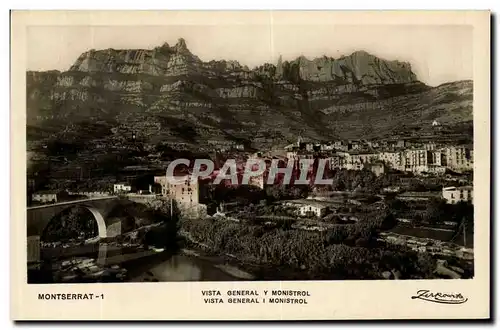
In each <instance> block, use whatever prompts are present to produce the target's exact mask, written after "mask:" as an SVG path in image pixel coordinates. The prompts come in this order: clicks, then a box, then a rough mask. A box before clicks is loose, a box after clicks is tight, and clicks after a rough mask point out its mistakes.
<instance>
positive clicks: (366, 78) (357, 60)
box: [278, 51, 417, 85]
mask: <svg viewBox="0 0 500 330" xmlns="http://www.w3.org/2000/svg"><path fill="white" fill-rule="evenodd" d="M294 65H296V66H298V68H299V76H300V78H301V79H303V80H311V81H322V82H326V81H332V80H333V81H345V82H348V83H351V84H363V85H371V84H405V83H414V82H417V77H416V76H415V74H414V73H413V72H412V71H411V66H410V64H409V63H404V62H398V61H385V60H381V59H379V58H377V57H375V56H373V55H371V54H368V53H367V52H365V51H357V52H355V53H353V54H351V55H349V56H344V57H341V58H339V59H333V58H329V57H326V56H324V57H321V58H316V59H314V60H308V59H307V58H305V57H299V58H298V59H296V60H295V61H292V62H291V63H289V64H288V66H294ZM282 66H284V67H286V66H287V63H285V65H283V64H282ZM278 71H279V72H283V68H281V69H278Z"/></svg>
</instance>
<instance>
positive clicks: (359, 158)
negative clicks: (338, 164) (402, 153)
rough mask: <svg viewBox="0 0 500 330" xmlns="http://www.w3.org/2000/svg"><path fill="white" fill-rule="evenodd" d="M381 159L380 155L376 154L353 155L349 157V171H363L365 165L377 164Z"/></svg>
mask: <svg viewBox="0 0 500 330" xmlns="http://www.w3.org/2000/svg"><path fill="white" fill-rule="evenodd" d="M378 159H379V157H378V154H374V153H351V154H349V156H348V157H347V166H346V168H347V169H348V170H358V171H359V170H362V169H363V168H364V167H365V164H369V163H372V162H375V161H377V160H378Z"/></svg>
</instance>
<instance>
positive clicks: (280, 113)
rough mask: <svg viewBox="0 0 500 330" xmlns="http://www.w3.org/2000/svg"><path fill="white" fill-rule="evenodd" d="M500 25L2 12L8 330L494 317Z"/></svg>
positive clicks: (262, 14) (442, 19) (226, 14)
mask: <svg viewBox="0 0 500 330" xmlns="http://www.w3.org/2000/svg"><path fill="white" fill-rule="evenodd" d="M490 19H491V17H490V12H488V11H473V10H469V11H430V12H424V11H326V10H325V11H299V10H296V11H284V10H283V11H280V10H263V11H251V10H249V11H236V10H234V11H202V10H200V11H188V10H184V11H181V10H178V11H174V10H171V11H156V10H149V11H118V10H117V11H99V10H93V11H90V10H89V11H85V10H83V11H45V12H41V11H38V12H37V11H31V12H30V11H17V12H15V13H13V15H12V20H11V22H12V35H11V41H12V49H11V59H12V62H11V84H12V105H11V121H10V123H11V150H12V151H11V157H12V158H11V182H12V184H11V186H10V194H11V195H10V198H11V202H10V203H11V208H10V210H11V223H10V226H11V227H10V228H11V229H10V238H11V258H10V260H11V287H12V291H11V306H12V315H13V318H15V319H17V320H68V321H69V320H101V321H103V320H120V321H129V320H131V321H132V320H135V321H139V320H155V321H167V320H178V321H180V320H199V321H202V320H233V321H238V320H259V321H266V320H267V321H271V320H281V321H290V320H303V321H306V320H403V319H443V318H447V319H471V318H479V319H484V318H488V317H489V305H488V304H489V302H490V300H489V296H490V294H489V290H490V287H491V282H490V280H491V279H490V274H489V272H490V271H491V269H492V268H491V267H492V264H491V259H490V258H491V249H492V245H491V244H492V243H493V241H492V236H491V233H490V221H491V220H490V218H491V216H490V210H491V209H490V184H491V179H490V175H491V174H490V162H491V151H490V111H491V110H490V102H491V101H490V87H491V86H490V79H491V78H490V69H491V68H490V48H489V38H490V34H489V33H490V30H489V29H490Z"/></svg>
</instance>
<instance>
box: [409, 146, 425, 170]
mask: <svg viewBox="0 0 500 330" xmlns="http://www.w3.org/2000/svg"><path fill="white" fill-rule="evenodd" d="M403 162H404V170H405V171H407V172H413V173H421V172H427V170H428V167H427V165H428V151H427V150H425V149H409V150H406V151H405V152H404V158H403Z"/></svg>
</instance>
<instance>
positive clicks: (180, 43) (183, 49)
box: [173, 38, 189, 53]
mask: <svg viewBox="0 0 500 330" xmlns="http://www.w3.org/2000/svg"><path fill="white" fill-rule="evenodd" d="M173 49H174V51H175V52H176V53H189V49H188V48H187V45H186V40H184V39H183V38H179V40H177V43H176V44H175V46H174V47H173Z"/></svg>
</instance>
